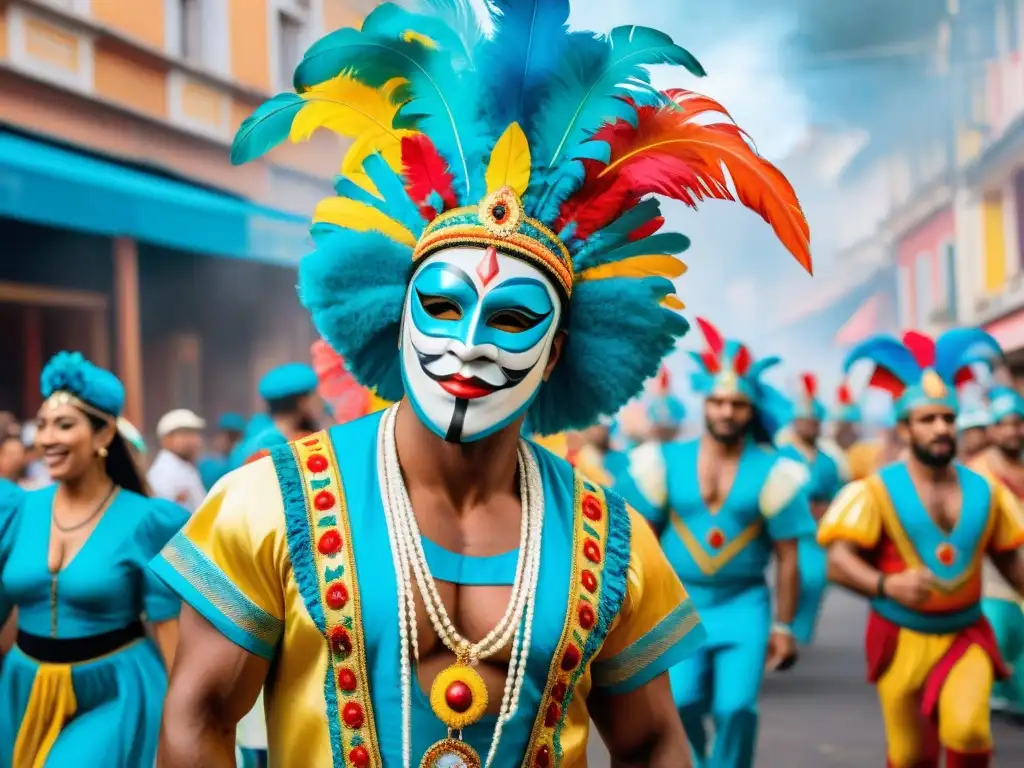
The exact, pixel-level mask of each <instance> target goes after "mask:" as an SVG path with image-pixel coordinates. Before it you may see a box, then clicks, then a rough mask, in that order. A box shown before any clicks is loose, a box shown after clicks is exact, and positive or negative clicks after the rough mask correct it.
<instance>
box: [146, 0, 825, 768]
mask: <svg viewBox="0 0 1024 768" xmlns="http://www.w3.org/2000/svg"><path fill="white" fill-rule="evenodd" d="M452 7H454V6H452ZM488 9H489V11H488V12H489V14H490V16H491V18H490V19H489V20H488V22H489V23H488V27H491V28H493V30H494V31H493V34H492V35H491V36H489V37H486V38H479V37H478V38H477V39H476V42H475V43H472V42H468V41H467V40H466V39H464V38H463V37H461V36H460V34H459V32H458V31H457V30H455V29H451V28H449V27H448V26H446V24H445V23H444V22H443V21H441V20H439V19H438V18H436V17H430V18H426V17H423V16H419V15H417V14H413V13H408V12H406V11H404V10H403V9H401V8H399V7H397V6H395V5H391V4H385V5H382V6H379V7H378V8H377V9H375V10H374V11H373V12H372V13H370V14H369V15H368V16H367V17H366V18H365V20H364V21H363V23H362V25H361V29H360V30H354V29H346V30H340V31H337V32H333V33H331V34H330V35H329V36H328V37H327V38H325V39H324V40H323V41H321V42H319V43H317V44H314V46H313V47H312V48H311V49H310V53H309V54H308V56H307V57H306V58H305V59H304V60H303V61H302V62H301V63H300V64H299V65H298V69H297V71H296V74H295V83H296V84H297V85H298V86H299V90H300V93H301V95H299V94H282V95H281V96H278V97H276V98H274V99H273V100H272V101H270V102H268V104H267V105H265V106H264V107H261V108H260V109H259V110H258V111H257V113H256V114H255V115H254V116H253V117H252V118H250V119H248V120H246V121H245V123H244V124H243V125H242V127H241V129H240V131H239V134H238V136H237V140H236V143H235V146H234V151H233V154H234V157H235V158H236V160H246V159H251V158H255V157H256V156H258V155H261V154H263V153H264V152H266V151H267V150H269V149H270V148H271V147H272V146H274V145H275V144H277V143H279V142H280V141H283V140H284V139H285V138H286V137H287V136H289V135H292V136H295V137H297V138H304V137H306V136H308V135H309V133H310V131H311V130H313V129H314V128H315V127H316V126H317V125H321V124H326V125H329V126H331V127H332V128H334V129H335V130H337V131H340V132H346V133H348V134H349V135H350V137H352V138H355V139H356V140H355V141H354V142H353V143H351V144H350V145H349V146H350V147H351V149H350V150H349V152H350V153H351V154H350V155H349V157H348V158H347V159H346V161H345V162H344V167H345V169H346V175H345V176H342V177H341V178H340V179H339V180H338V181H337V182H336V189H337V191H338V193H339V196H338V197H336V198H332V199H329V200H326V201H324V202H323V203H322V204H321V205H320V206H319V208H318V211H317V215H316V223H315V224H314V227H313V236H314V241H315V250H314V252H313V253H312V254H311V255H309V256H307V257H306V258H305V259H303V261H302V263H301V265H300V269H299V293H300V296H301V298H302V301H303V303H304V304H305V306H307V307H308V308H309V309H310V311H311V313H312V316H313V321H314V325H315V326H316V327H317V328H318V329H319V331H320V332H321V333H322V334H323V336H324V338H325V339H326V340H327V341H328V342H329V343H330V344H331V346H332V347H333V348H334V349H335V350H336V351H338V352H339V353H340V354H341V355H342V356H343V357H344V359H345V362H346V364H347V365H348V366H349V369H350V370H351V371H352V373H353V375H355V376H356V378H357V379H358V380H359V381H360V382H361V383H362V384H363V386H366V387H368V388H371V389H373V390H374V391H376V392H377V393H378V395H380V396H381V397H382V398H384V399H387V400H392V401H397V404H396V405H395V406H392V407H390V408H388V409H387V410H385V411H383V412H382V413H379V414H373V415H372V416H370V417H368V418H364V419H360V420H357V421H354V422H350V423H348V424H343V425H341V426H337V427H334V428H333V429H331V430H329V431H328V432H321V433H317V434H316V435H314V436H312V437H310V438H308V439H305V440H299V441H297V442H294V443H292V444H291V445H289V446H281V447H279V448H274V449H272V451H271V456H270V458H268V459H261V460H259V461H256V462H254V463H252V464H250V465H248V466H246V467H243V468H242V469H240V470H238V471H236V472H234V473H232V474H229V475H228V476H227V477H225V478H223V479H222V480H221V482H220V483H218V485H217V486H216V487H215V488H214V490H213V491H212V493H211V495H210V498H209V500H208V503H207V505H206V506H205V507H204V509H203V510H202V511H200V513H199V514H198V515H197V516H195V517H193V518H192V521H191V522H190V523H189V525H188V526H186V528H185V529H184V531H183V532H182V534H181V535H180V536H179V537H177V538H176V539H175V540H174V541H173V542H172V543H171V544H170V545H169V546H168V548H167V549H166V550H165V552H164V553H163V555H162V556H161V557H160V558H159V559H157V560H156V561H155V562H154V565H153V567H154V568H156V569H158V570H159V572H160V573H161V574H162V575H163V576H164V577H165V578H167V580H168V581H169V583H171V584H173V585H174V586H175V588H176V589H178V590H180V591H181V592H182V594H183V596H188V597H187V598H186V599H188V600H189V603H190V604H191V606H192V607H191V608H190V609H189V611H187V612H186V614H185V616H186V617H187V618H186V621H185V622H184V625H185V626H184V629H183V633H182V643H181V652H180V656H179V660H178V663H176V664H175V670H174V677H173V680H172V683H171V690H170V692H169V694H168V699H167V702H168V705H167V706H168V712H167V716H166V717H165V723H164V737H163V740H162V751H161V756H162V760H163V763H162V765H163V768H179V767H180V768H193V767H194V766H195V765H196V764H197V763H198V762H200V760H201V759H205V760H206V762H207V764H208V765H211V766H212V765H218V760H219V761H220V763H219V764H224V762H226V759H227V757H228V756H227V755H224V756H223V757H222V754H223V753H222V752H218V751H217V749H218V747H220V748H221V749H223V745H224V743H225V742H228V741H229V740H230V735H231V732H232V728H233V727H234V718H235V717H237V715H238V713H239V712H242V711H244V710H245V709H247V708H248V707H249V705H250V704H251V702H252V701H253V699H254V698H255V695H256V692H257V691H258V690H259V688H260V687H261V686H262V684H263V683H264V681H266V683H267V687H266V691H267V709H268V714H269V718H268V722H269V724H270V757H271V760H272V761H274V762H275V763H276V764H278V765H286V766H305V765H317V766H319V765H332V764H333V765H342V764H345V765H351V766H359V767H362V766H377V767H379V766H384V765H386V766H389V767H393V768H414V766H419V765H422V766H459V765H462V766H467V768H481V766H489V767H492V768H509V767H511V766H520V765H523V764H524V763H525V764H527V765H530V766H541V767H544V766H555V765H563V766H570V765H582V764H584V763H585V762H586V759H587V758H586V752H587V740H588V737H589V733H590V730H591V718H593V719H594V722H595V723H596V725H597V728H598V730H599V732H600V734H601V736H602V737H603V740H604V742H605V744H606V745H607V747H608V748H609V751H610V752H611V754H612V755H613V757H615V758H618V759H620V760H623V761H625V762H626V763H632V764H639V765H644V766H647V767H648V768H683V767H685V766H687V765H688V764H689V762H690V761H689V759H688V756H687V748H686V737H685V734H684V733H683V729H682V726H681V724H680V722H679V718H678V716H677V714H676V712H675V708H674V706H673V701H672V696H671V691H670V688H669V681H668V676H667V674H666V671H667V669H668V668H669V667H670V666H671V665H672V664H673V663H674V662H676V661H678V660H679V659H681V658H684V657H685V656H686V655H687V654H689V653H692V652H693V651H694V650H695V648H697V647H698V646H699V645H700V642H701V639H702V637H703V629H702V628H701V625H700V623H699V620H698V618H697V615H696V613H695V612H694V610H693V606H692V603H691V602H690V600H689V599H688V598H687V596H686V593H685V590H684V589H683V587H682V585H681V584H680V581H679V579H678V578H677V577H676V576H675V574H674V573H673V572H672V569H671V568H670V567H669V565H668V563H667V562H666V561H665V558H664V556H663V555H662V553H661V552H660V550H659V548H658V542H657V540H656V539H655V537H654V535H653V534H652V533H651V531H650V529H649V527H648V526H647V525H646V524H645V523H644V521H643V520H642V519H641V518H640V517H639V516H638V515H636V514H635V513H633V512H631V511H630V510H629V509H628V508H627V507H626V506H625V504H624V503H623V502H622V500H621V499H620V498H619V497H617V496H615V495H614V494H611V493H608V492H606V491H605V490H603V489H602V488H601V487H599V486H596V485H594V484H592V483H590V482H589V481H588V480H587V479H586V478H584V477H582V476H581V475H580V474H578V473H576V472H574V471H573V469H572V468H571V467H570V466H569V465H568V464H567V463H566V462H564V461H562V460H560V459H558V458H557V457H555V456H553V455H551V453H549V452H547V451H542V450H538V449H536V448H535V447H534V446H533V445H532V444H531V443H530V442H529V441H527V440H524V439H522V431H523V423H524V420H525V418H526V415H527V413H529V416H530V422H531V426H532V427H533V429H534V431H536V432H538V433H540V434H557V433H560V432H565V431H569V430H579V429H583V428H585V427H588V426H590V425H592V424H594V423H596V422H597V421H598V419H599V417H600V416H601V415H603V414H613V413H616V412H617V411H618V410H619V409H620V408H621V407H622V406H623V405H625V404H626V403H627V402H628V401H629V400H630V399H632V398H633V397H635V396H636V395H638V394H639V393H640V391H641V388H642V387H643V383H644V381H645V380H646V379H648V378H650V377H651V376H653V375H654V374H655V373H657V370H658V366H659V365H660V364H661V362H662V360H663V358H664V357H665V355H667V354H668V353H669V352H670V351H671V350H672V349H674V347H675V344H676V340H677V339H678V338H679V336H681V335H682V334H683V333H684V332H685V331H686V329H687V323H686V321H685V320H684V319H683V318H682V316H681V315H679V314H678V311H677V310H678V308H679V306H680V304H679V302H678V299H676V298H675V296H674V290H675V289H674V286H673V283H672V282H671V279H670V278H672V277H675V276H678V275H680V274H681V273H682V270H683V267H682V264H681V262H679V261H678V259H676V258H675V256H674V254H676V253H678V252H679V250H680V249H682V248H684V247H685V246H686V245H687V242H688V241H687V240H686V238H684V237H681V236H679V235H677V234H673V233H659V232H658V230H659V229H660V227H661V225H662V224H663V223H664V221H663V219H662V218H661V216H660V211H659V203H658V201H657V200H655V199H653V198H652V197H651V195H652V194H654V193H655V192H657V191H666V192H670V193H673V194H676V195H678V196H679V197H682V198H684V199H687V200H689V201H691V202H692V201H693V200H694V199H695V198H694V196H695V195H698V193H699V196H700V197H702V198H703V197H704V196H707V195H711V196H715V197H720V198H733V197H738V198H739V199H741V200H750V201H757V210H758V211H759V212H761V213H763V214H764V215H766V217H767V218H768V219H769V220H770V221H772V222H773V223H774V224H775V225H776V227H777V230H778V231H779V232H781V233H782V234H783V236H784V238H785V240H784V242H785V244H786V245H787V246H789V247H790V248H792V250H793V252H794V253H795V254H796V255H797V257H798V258H799V259H801V261H803V263H804V264H805V265H806V264H809V258H810V253H809V242H808V232H807V227H806V223H805V222H804V220H803V217H802V214H801V212H800V207H799V204H798V202H797V200H796V197H795V194H794V193H793V191H792V188H791V187H790V186H789V184H788V182H786V181H785V179H784V177H783V176H782V174H780V173H779V172H778V171H777V170H776V169H775V168H774V167H772V166H770V165H768V164H767V163H766V162H765V161H764V160H762V159H761V158H759V157H758V156H757V155H756V154H754V152H753V150H752V149H751V147H750V145H749V144H748V143H747V142H746V140H745V139H744V138H743V136H741V135H740V134H739V133H737V132H736V130H735V128H734V126H732V125H731V124H728V125H729V127H728V128H726V127H724V126H722V125H719V127H718V128H714V127H710V126H709V125H708V124H707V122H706V121H707V118H708V117H709V114H708V112H707V110H708V109H709V108H710V109H715V110H716V111H717V110H719V109H721V108H720V107H718V105H715V104H713V102H709V101H708V100H706V99H703V98H700V99H698V98H696V97H694V96H691V95H690V94H688V93H684V92H681V91H670V92H667V93H659V92H657V91H654V90H649V89H648V88H647V87H646V86H645V87H644V98H643V100H642V105H641V104H639V103H637V102H636V101H633V100H632V99H630V98H623V97H624V96H626V94H627V90H626V89H624V86H625V85H626V83H627V82H628V83H631V84H633V85H634V86H635V85H638V84H640V83H644V84H646V83H647V82H648V78H649V75H648V73H647V72H646V70H645V69H644V64H645V63H646V62H652V63H653V62H657V63H659V64H667V63H673V62H677V63H683V64H686V65H689V66H690V67H691V69H693V70H694V71H700V70H699V68H698V66H697V65H696V63H695V62H694V60H693V58H692V56H690V54H688V53H686V52H685V51H684V50H683V49H681V48H679V47H678V46H676V45H675V44H674V43H672V41H671V40H670V39H669V38H668V36H666V35H664V34H663V33H660V32H657V31H655V30H651V29H645V28H642V27H626V28H620V29H618V30H616V31H614V32H612V34H611V35H610V36H609V37H597V36H593V35H590V34H588V33H581V32H572V33H571V34H570V33H568V31H567V30H568V18H569V3H568V2H567V1H566V0H542V1H541V0H498V1H497V2H493V3H489V4H488ZM463 21H465V19H463ZM459 29H465V25H462V26H460V27H459ZM476 46H479V47H476ZM622 50H632V51H634V53H632V54H631V55H630V56H629V57H628V58H629V62H628V66H625V65H624V64H623V65H616V64H615V63H614V62H615V61H616V60H618V59H621V57H622ZM368 51H376V53H374V54H373V55H368ZM613 51H614V53H613ZM594 62H604V63H603V64H596V65H595V64H594ZM424 73H429V76H425V74H424ZM396 80H397V82H396ZM306 105H309V107H310V109H309V110H308V111H305V110H306V108H307V106H306ZM352 105H354V106H352ZM367 108H372V109H374V110H380V112H376V111H375V112H374V114H375V115H378V119H375V120H374V121H373V122H372V123H371V122H370V121H368V120H365V119H363V118H359V117H358V115H359V114H360V113H362V114H365V110H366V109H367ZM399 110H400V112H399ZM396 115H397V119H398V124H399V125H401V126H402V129H401V131H400V132H399V133H398V134H397V135H396V134H395V133H394V132H393V131H391V130H389V129H387V128H384V129H383V130H381V129H380V128H379V126H380V125H383V126H389V125H391V124H392V122H393V120H394V119H395V118H396ZM380 116H382V117H380ZM698 116H699V117H700V118H701V119H700V120H699V121H698V120H697V119H695V118H697V117H698ZM292 118H294V119H292ZM721 119H722V120H723V121H725V120H726V119H727V118H725V117H722V118H721ZM655 130H656V131H657V132H658V135H660V136H665V137H675V138H674V140H677V141H678V142H679V145H680V146H678V147H671V148H670V147H667V146H666V147H664V148H662V147H660V146H659V150H658V152H657V153H656V154H654V155H653V156H652V155H651V154H650V150H651V147H650V146H648V145H646V144H645V143H646V142H647V140H648V137H649V136H650V135H651V131H655ZM352 134H355V135H354V136H352ZM613 139H614V140H613ZM608 142H611V143H608ZM613 146H614V149H613V148H612V147H613ZM626 147H629V148H630V149H629V151H628V152H627V151H626ZM673 153H674V154H673ZM698 157H700V158H701V159H700V160H697V158H698ZM581 158H583V159H581ZM586 158H597V159H593V160H591V159H586ZM642 159H650V160H651V162H656V163H657V166H656V167H657V169H658V172H657V173H654V172H653V169H652V168H651V166H650V165H649V164H648V163H644V162H641V160H642ZM723 163H724V165H723ZM730 166H731V167H732V168H733V169H734V170H735V171H736V172H734V173H732V174H731V177H732V179H733V181H734V183H737V184H739V186H740V187H741V188H742V191H737V192H735V193H734V192H733V191H732V190H731V189H726V187H725V186H724V185H722V183H721V182H719V181H717V179H718V178H719V176H718V175H719V174H720V173H724V172H725V168H727V167H730ZM741 167H742V168H743V169H744V170H745V171H748V172H745V173H740V172H739V169H740V168H741ZM360 183H361V184H363V185H368V184H369V185H372V187H373V188H374V189H375V190H376V192H377V194H370V193H368V192H367V191H366V189H367V186H361V185H360ZM769 200H770V201H771V203H770V204H767V201H769ZM651 254H656V255H654V256H652V255H651ZM199 567H201V568H202V569H203V571H202V572H203V573H208V574H216V582H217V583H219V584H222V585H225V586H227V587H228V588H227V589H226V590H224V589H210V587H209V586H208V584H207V583H206V582H207V581H208V580H200V579H197V578H196V575H197V573H198V571H197V568H199ZM225 595H227V597H225ZM417 605H419V606H420V607H419V608H417V607H416V606H417ZM424 606H425V607H424ZM489 628H493V629H490V630H489ZM463 633H467V634H469V638H467V637H466V635H465V634H463ZM211 704H214V705H213V706H211ZM204 750H205V751H204ZM211 752H212V753H213V757H209V756H208V755H209V754H210V753H211Z"/></svg>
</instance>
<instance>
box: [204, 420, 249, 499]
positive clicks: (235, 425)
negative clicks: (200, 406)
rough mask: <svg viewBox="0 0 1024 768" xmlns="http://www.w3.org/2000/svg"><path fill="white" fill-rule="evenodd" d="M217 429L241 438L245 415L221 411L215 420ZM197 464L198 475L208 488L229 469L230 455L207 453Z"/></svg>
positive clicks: (243, 430)
mask: <svg viewBox="0 0 1024 768" xmlns="http://www.w3.org/2000/svg"><path fill="white" fill-rule="evenodd" d="M217 430H218V431H220V432H232V433H235V434H237V435H238V436H239V438H241V435H242V433H243V432H245V417H243V416H242V415H241V414H239V413H223V414H221V416H220V418H219V419H218V420H217ZM197 466H198V469H199V475H200V476H201V477H202V478H203V485H204V486H205V487H206V490H210V489H211V488H213V484H214V483H216V482H217V481H218V480H220V479H221V478H222V477H224V475H226V474H227V473H228V472H229V471H230V470H231V457H230V455H221V454H217V453H208V454H206V455H205V456H203V458H201V459H200V460H199V464H198V465H197Z"/></svg>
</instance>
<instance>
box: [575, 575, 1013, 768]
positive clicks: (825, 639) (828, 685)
mask: <svg viewBox="0 0 1024 768" xmlns="http://www.w3.org/2000/svg"><path fill="white" fill-rule="evenodd" d="M865 615H866V609H865V604H864V602H863V601H861V600H858V599H855V598H853V597H851V596H849V595H848V594H846V593H843V592H841V591H839V590H838V589H833V590H832V591H831V592H830V593H829V596H828V598H827V600H826V604H825V610H824V612H823V614H822V618H821V623H820V624H819V628H818V637H817V640H816V642H815V645H814V647H813V648H811V649H810V650H808V651H806V652H805V653H804V655H803V656H802V657H801V659H800V663H799V664H798V665H797V667H796V668H795V669H793V670H792V671H790V672H786V673H782V674H777V675H772V676H770V677H769V678H768V679H767V680H766V681H765V687H764V692H763V695H762V699H761V734H760V740H759V744H758V758H757V768H883V766H884V765H885V748H884V744H883V737H882V722H881V718H880V716H879V712H878V704H877V701H876V699H875V694H874V689H872V688H871V687H870V686H869V685H868V684H867V682H865V679H864V653H863V638H864V619H865ZM993 730H994V733H995V742H996V758H995V760H994V765H995V768H1020V767H1021V766H1024V726H1022V727H1018V726H1014V725H1012V724H1010V723H1007V722H1004V721H1001V720H997V721H996V722H995V724H994V726H993ZM589 764H590V766H591V768H608V756H607V752H606V751H605V750H604V748H603V746H602V745H601V744H600V738H599V737H597V735H596V732H595V734H594V743H593V744H592V746H591V754H590V761H589Z"/></svg>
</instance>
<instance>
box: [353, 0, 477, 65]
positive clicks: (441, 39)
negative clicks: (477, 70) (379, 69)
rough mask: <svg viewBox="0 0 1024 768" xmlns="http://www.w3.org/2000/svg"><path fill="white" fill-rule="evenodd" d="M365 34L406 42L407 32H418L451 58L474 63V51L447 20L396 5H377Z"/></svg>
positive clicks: (365, 25) (365, 28) (365, 24)
mask: <svg viewBox="0 0 1024 768" xmlns="http://www.w3.org/2000/svg"><path fill="white" fill-rule="evenodd" d="M362 31H363V33H364V34H367V35H371V36H373V37H381V38H386V39H392V40H402V39H404V37H405V35H406V33H407V32H415V33H417V34H419V35H422V36H423V37H426V38H428V39H430V40H432V41H433V42H434V43H435V44H436V45H437V47H438V48H439V49H441V50H442V51H444V52H445V53H446V54H447V55H448V56H454V57H457V58H459V59H462V60H463V61H464V62H466V63H468V62H469V60H470V52H469V50H467V49H466V47H465V45H464V43H463V41H462V38H461V37H459V35H458V34H457V33H456V32H454V31H453V30H452V29H451V28H450V27H449V26H448V24H446V23H445V22H444V20H442V19H438V18H436V17H434V16H425V15H423V14H419V13H412V12H410V11H407V10H405V9H404V8H400V7H398V6H397V5H395V4H394V3H384V4H382V5H379V6H377V8H375V9H374V10H373V12H371V13H370V14H369V15H368V16H367V17H366V19H365V20H364V21H363V25H362ZM413 42H417V41H413Z"/></svg>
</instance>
